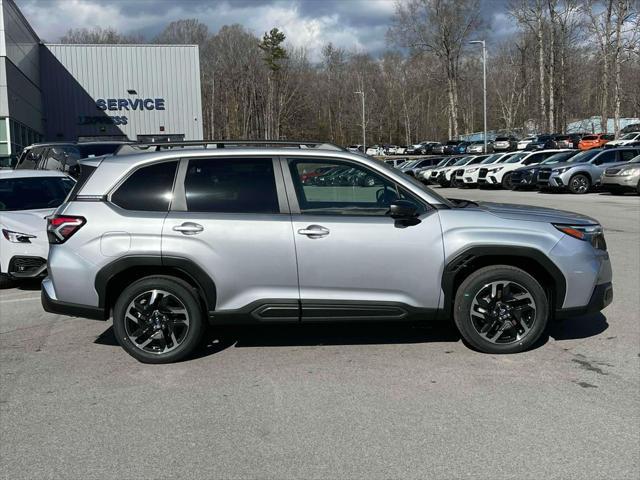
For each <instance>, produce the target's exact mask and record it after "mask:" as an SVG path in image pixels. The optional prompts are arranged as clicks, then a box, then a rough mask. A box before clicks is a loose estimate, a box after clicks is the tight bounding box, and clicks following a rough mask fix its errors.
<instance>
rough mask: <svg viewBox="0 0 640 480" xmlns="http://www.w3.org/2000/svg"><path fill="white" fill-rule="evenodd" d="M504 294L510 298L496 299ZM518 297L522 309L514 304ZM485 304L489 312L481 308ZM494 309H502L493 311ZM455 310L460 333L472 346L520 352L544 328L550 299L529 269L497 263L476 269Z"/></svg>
mask: <svg viewBox="0 0 640 480" xmlns="http://www.w3.org/2000/svg"><path fill="white" fill-rule="evenodd" d="M494 285H496V287H495V290H494V287H493V286H494ZM500 285H502V287H500ZM507 285H508V287H507ZM499 292H503V293H504V296H502V295H501V294H500V293H499ZM487 294H488V295H489V297H487ZM492 294H493V295H492ZM500 297H501V298H506V300H505V301H504V302H502V301H501V300H496V298H500ZM514 297H515V298H517V299H518V300H517V302H518V303H519V304H520V307H519V308H518V309H515V307H514V301H515V300H514V299H513V298H514ZM486 298H489V300H488V301H487V300H486ZM484 305H486V310H489V315H483V314H482V313H480V312H479V311H478V309H482V308H483V306H484ZM532 307H533V308H532ZM472 312H475V313H473V314H472ZM494 312H498V313H497V314H496V315H493V313H494ZM500 312H501V313H500ZM453 313H454V321H455V324H456V326H457V327H458V330H459V331H460V335H461V336H462V338H464V340H466V341H467V343H468V344H469V345H471V346H472V347H474V348H476V349H477V350H479V351H481V352H484V353H517V352H522V351H524V350H527V349H528V348H529V347H531V346H532V345H533V344H534V343H535V342H536V341H537V340H538V339H539V338H540V336H541V335H542V333H543V332H544V330H545V328H546V326H547V321H548V319H549V302H548V299H547V295H546V294H545V291H544V289H543V288H542V287H541V286H540V283H539V282H538V281H537V280H536V279H535V278H533V277H532V276H531V275H529V274H528V273H527V272H525V271H524V270H521V269H519V268H516V267H511V266H508V265H494V266H489V267H484V268H481V269H479V270H477V271H475V272H473V273H472V274H471V275H469V276H468V277H467V278H466V279H465V280H464V281H463V282H462V284H461V285H460V287H459V288H458V290H457V292H456V296H455V300H454V307H453ZM500 315H502V316H500ZM518 316H519V317H520V320H518V318H517V317H518ZM525 327H526V328H525ZM481 332H483V333H481Z"/></svg>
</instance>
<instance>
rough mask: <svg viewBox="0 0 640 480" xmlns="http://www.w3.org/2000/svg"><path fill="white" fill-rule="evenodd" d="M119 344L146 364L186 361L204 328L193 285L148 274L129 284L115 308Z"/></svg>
mask: <svg viewBox="0 0 640 480" xmlns="http://www.w3.org/2000/svg"><path fill="white" fill-rule="evenodd" d="M113 329H114V332H115V335H116V339H117V340H118V343H120V345H121V346H122V348H124V349H125V350H126V351H127V353H129V354H130V355H131V356H133V357H134V358H136V359H137V360H139V361H141V362H143V363H171V362H177V361H179V360H182V359H183V358H185V357H186V356H188V355H189V354H190V353H192V352H193V350H194V349H195V348H196V347H197V345H198V343H199V342H200V339H201V337H202V334H203V331H204V320H203V312H202V309H201V307H200V303H199V302H198V299H197V297H196V294H195V292H194V291H193V289H192V288H191V287H190V285H189V284H187V283H185V282H184V281H182V280H180V279H177V278H172V277H146V278H143V279H141V280H138V281H136V282H134V283H132V284H131V285H129V286H128V287H127V288H125V290H124V291H123V292H122V294H120V297H119V298H118V300H117V302H116V304H115V306H114V308H113Z"/></svg>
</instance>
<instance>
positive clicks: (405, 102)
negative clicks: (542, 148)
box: [61, 0, 640, 145]
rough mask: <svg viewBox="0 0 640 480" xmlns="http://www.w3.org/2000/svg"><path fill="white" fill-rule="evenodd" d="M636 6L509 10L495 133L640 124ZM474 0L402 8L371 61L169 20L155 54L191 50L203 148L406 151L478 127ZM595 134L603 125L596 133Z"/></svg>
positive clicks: (275, 33)
mask: <svg viewBox="0 0 640 480" xmlns="http://www.w3.org/2000/svg"><path fill="white" fill-rule="evenodd" d="M638 3H639V2H638V0H512V1H511V3H510V4H509V5H508V8H507V10H506V11H505V12H504V13H505V14H504V15H503V17H502V18H503V20H504V21H505V22H510V25H511V26H512V27H513V28H512V31H511V33H508V34H505V35H503V36H502V37H500V38H498V39H494V41H492V42H488V49H489V54H488V60H487V76H488V82H487V83H488V124H489V129H490V130H497V131H501V132H505V133H522V134H524V133H529V132H532V131H536V132H539V133H543V132H549V133H554V132H562V131H565V129H566V126H567V124H568V123H569V122H571V121H573V120H577V119H583V118H588V117H592V116H594V115H597V116H599V117H600V118H601V119H602V129H603V131H605V132H606V130H607V121H606V119H607V118H613V119H614V132H612V133H617V132H618V130H619V125H620V123H619V119H620V118H621V117H640V15H639V8H638ZM484 13H485V12H484V10H483V4H482V3H481V2H480V1H479V0H406V1H404V2H398V4H397V6H396V12H395V15H394V17H393V19H392V21H391V24H390V26H389V31H388V34H387V44H388V48H387V50H385V51H384V52H382V53H380V54H377V55H373V54H371V53H368V52H363V51H356V50H348V49H344V48H339V47H337V46H335V45H334V44H333V43H332V42H331V40H330V39H328V40H327V42H326V44H325V46H324V47H323V49H322V54H321V59H320V61H316V62H312V61H310V59H309V55H308V52H307V51H306V50H305V49H304V48H299V47H298V48H295V47H292V46H291V45H290V44H289V43H288V42H287V38H286V32H283V31H281V30H279V29H277V28H273V29H271V30H270V31H268V32H265V33H264V34H263V35H262V36H261V37H258V36H256V35H255V34H254V33H253V32H251V31H249V30H247V29H246V28H245V27H243V26H242V25H238V24H235V25H226V26H223V27H222V28H220V29H219V30H218V31H217V32H210V31H209V29H208V27H207V26H206V25H204V24H203V23H201V22H199V21H198V20H196V19H185V20H178V21H174V22H171V23H170V24H169V25H167V26H166V28H165V29H164V30H163V31H162V32H161V33H160V34H159V35H157V36H156V37H155V38H153V39H151V41H152V42H155V43H163V44H197V45H199V47H200V49H199V51H200V70H201V71H200V75H201V88H202V105H203V128H204V136H205V138H206V139H240V138H242V139H318V140H323V141H331V142H335V143H338V144H342V145H346V144H351V143H360V141H361V138H362V137H361V131H362V121H363V120H362V112H361V104H360V97H359V96H358V95H357V94H356V93H355V92H364V93H365V100H366V110H365V119H364V123H365V127H366V131H367V143H374V142H375V143H392V144H410V143H414V142H416V141H420V140H443V139H447V138H457V137H458V136H460V135H464V134H469V133H472V132H478V131H480V130H482V109H483V104H482V57H481V49H480V48H478V46H477V45H472V44H470V43H469V42H470V41H472V40H477V39H484V38H487V37H488V36H489V35H488V31H487V28H488V22H487V20H486V19H485V17H484V16H483V14H484ZM61 41H62V42H63V43H142V42H145V41H149V40H148V39H144V38H142V36H140V35H136V34H133V35H131V34H123V33H121V32H117V31H116V30H114V29H112V28H107V29H101V28H95V29H75V30H70V31H69V32H67V34H66V35H64V36H63V37H62V38H61ZM599 127H600V125H596V126H595V128H596V129H599Z"/></svg>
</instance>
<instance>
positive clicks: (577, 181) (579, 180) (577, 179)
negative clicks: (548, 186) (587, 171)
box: [569, 173, 591, 195]
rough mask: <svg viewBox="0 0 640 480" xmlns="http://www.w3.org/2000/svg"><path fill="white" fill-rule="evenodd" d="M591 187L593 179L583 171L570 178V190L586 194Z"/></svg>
mask: <svg viewBox="0 0 640 480" xmlns="http://www.w3.org/2000/svg"><path fill="white" fill-rule="evenodd" d="M590 188H591V180H590V179H589V177H587V176H586V175H584V174H582V173H578V174H576V175H574V176H573V177H571V179H570V180H569V191H570V192H571V193H575V194H579V195H581V194H584V193H587V192H588V191H589V189H590Z"/></svg>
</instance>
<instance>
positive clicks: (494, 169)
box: [489, 167, 504, 173]
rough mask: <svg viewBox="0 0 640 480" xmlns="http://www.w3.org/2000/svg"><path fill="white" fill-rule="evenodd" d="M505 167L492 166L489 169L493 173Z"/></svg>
mask: <svg viewBox="0 0 640 480" xmlns="http://www.w3.org/2000/svg"><path fill="white" fill-rule="evenodd" d="M503 168H504V167H496V168H491V169H489V172H491V173H495V172H499V171H500V170H502V169H503Z"/></svg>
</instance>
